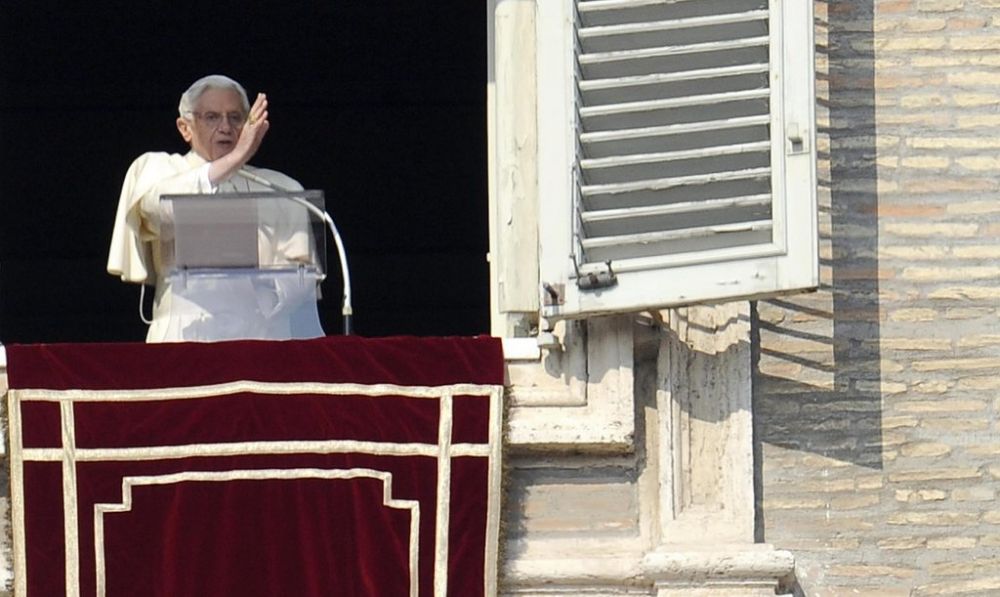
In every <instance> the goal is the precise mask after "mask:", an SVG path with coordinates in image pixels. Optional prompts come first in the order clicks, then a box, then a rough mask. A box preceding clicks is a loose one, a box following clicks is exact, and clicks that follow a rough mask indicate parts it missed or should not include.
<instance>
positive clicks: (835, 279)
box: [751, 2, 883, 496]
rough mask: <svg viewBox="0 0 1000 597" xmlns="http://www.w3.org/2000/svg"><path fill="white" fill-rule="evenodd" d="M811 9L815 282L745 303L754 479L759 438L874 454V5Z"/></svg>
mask: <svg viewBox="0 0 1000 597" xmlns="http://www.w3.org/2000/svg"><path fill="white" fill-rule="evenodd" d="M816 15H817V18H816V38H817V45H816V65H817V68H816V71H817V102H818V103H817V108H818V109H817V127H818V136H819V142H818V149H819V172H818V173H819V177H818V178H819V189H818V191H819V206H820V225H819V230H820V280H821V286H820V289H819V292H817V293H815V294H812V295H806V296H799V297H791V298H788V299H781V300H772V301H766V302H761V303H759V304H756V305H755V306H754V308H753V309H752V313H751V315H752V325H753V327H752V330H753V331H752V333H753V336H754V338H753V340H754V341H753V342H752V344H753V347H754V354H753V357H752V358H753V375H754V379H753V388H754V412H755V417H754V420H755V423H754V426H755V434H756V438H755V442H754V443H755V451H756V457H757V459H758V462H757V464H758V467H757V471H758V483H760V480H759V477H760V471H761V469H760V466H759V465H760V464H761V461H760V459H761V451H762V442H766V443H768V444H773V445H777V446H781V447H785V448H789V449H793V450H798V451H804V452H807V453H812V454H816V455H820V456H823V457H827V458H832V459H836V460H839V461H843V462H848V463H852V464H855V465H859V466H863V467H868V468H872V469H881V468H882V464H883V461H882V411H881V402H882V395H881V377H882V372H881V357H880V352H881V350H880V340H879V335H880V328H879V262H878V195H877V189H876V182H877V167H876V163H875V156H876V124H875V89H874V82H875V76H874V74H875V71H874V51H873V49H872V41H873V26H872V25H873V17H874V8H873V5H872V3H871V2H852V3H833V2H826V3H824V2H817V3H816ZM759 489H760V487H758V490H759ZM757 494H758V496H760V494H761V492H760V491H758V492H757Z"/></svg>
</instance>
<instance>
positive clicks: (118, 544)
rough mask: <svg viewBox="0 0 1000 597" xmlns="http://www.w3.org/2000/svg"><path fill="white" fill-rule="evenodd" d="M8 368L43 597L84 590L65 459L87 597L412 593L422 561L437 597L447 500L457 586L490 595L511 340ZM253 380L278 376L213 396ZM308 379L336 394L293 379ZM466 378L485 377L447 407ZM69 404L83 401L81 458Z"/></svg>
mask: <svg viewBox="0 0 1000 597" xmlns="http://www.w3.org/2000/svg"><path fill="white" fill-rule="evenodd" d="M8 362H9V367H8V369H9V381H10V385H11V389H12V392H11V408H12V409H16V412H15V413H13V414H14V415H15V416H17V417H19V418H20V421H21V429H22V432H21V434H20V437H12V446H13V447H12V457H13V458H15V459H17V460H18V461H21V462H23V475H22V476H21V477H20V478H18V477H17V475H15V476H14V477H13V478H12V480H11V482H12V484H13V485H14V487H15V489H20V490H21V491H23V495H24V506H23V524H24V531H25V541H24V545H23V546H20V549H23V550H24V553H25V555H26V561H27V574H26V578H25V579H23V582H25V586H26V589H27V595H28V596H31V597H57V596H59V595H65V594H66V583H67V577H66V574H65V569H66V562H67V558H66V550H65V547H64V546H65V543H66V535H65V532H66V529H65V525H64V521H65V520H73V519H72V518H68V519H67V518H65V517H64V512H68V511H67V510H66V509H65V507H64V506H65V504H63V490H64V485H65V483H64V481H65V480H64V479H63V466H64V465H63V462H66V461H69V462H71V465H70V466H73V468H74V470H75V482H71V483H72V487H73V491H74V492H75V495H76V521H77V522H76V526H75V531H76V533H77V534H78V542H77V547H78V550H76V552H75V554H72V555H71V557H74V558H76V559H77V561H78V562H79V566H78V570H79V586H80V595H82V596H88V597H89V596H92V595H93V596H96V595H98V594H100V593H99V590H98V584H99V580H98V579H99V578H100V577H101V575H100V571H101V570H102V569H103V573H104V574H103V578H104V579H105V586H106V592H105V593H104V594H105V595H107V596H108V597H126V596H129V597H131V596H135V595H144V596H162V597H182V596H189V595H190V596H195V595H199V596H201V595H219V596H225V595H233V596H237V595H238V596H240V597H254V596H257V595H260V596H264V595H296V596H304V597H310V596H314V595H315V596H319V595H324V596H327V595H344V596H353V595H358V596H360V595H379V596H384V595H388V596H394V595H410V594H411V592H410V589H409V587H410V580H409V579H410V557H411V556H412V554H413V553H415V554H416V557H417V561H418V565H417V569H416V572H417V575H416V578H417V584H418V588H419V593H418V594H419V595H422V596H430V595H433V594H434V583H435V574H436V571H435V568H436V560H435V551H436V548H437V547H439V546H438V545H437V536H438V533H439V529H438V522H439V521H438V520H437V514H436V512H437V507H438V504H439V503H441V504H443V505H444V506H446V511H445V514H446V515H447V524H446V525H445V524H444V520H443V519H442V528H443V529H444V533H445V535H446V537H447V539H448V541H447V543H448V545H447V559H446V561H444V562H443V565H444V570H445V571H446V576H447V578H446V579H444V580H445V582H446V583H447V586H448V592H447V594H448V595H455V596H459V595H460V596H462V597H466V596H476V595H483V594H484V592H486V591H487V589H485V588H484V583H485V582H486V579H487V578H488V574H487V571H490V570H493V567H495V565H496V562H495V561H493V560H492V555H491V554H495V547H496V546H495V545H489V543H490V541H495V536H493V535H491V534H490V531H489V529H490V528H493V529H495V525H496V523H497V521H496V520H495V519H494V520H488V518H487V516H488V512H492V513H493V515H494V518H495V516H496V512H498V508H497V506H498V504H497V503H495V502H494V503H493V504H492V508H489V507H488V506H489V504H490V502H489V501H490V500H491V499H492V500H496V499H497V495H498V491H497V489H498V487H497V482H498V478H497V475H496V471H497V470H499V469H498V466H499V463H498V462H497V461H496V458H497V456H498V454H499V451H498V447H497V446H495V445H492V444H490V441H491V438H497V437H499V433H496V431H497V430H498V429H499V425H500V421H499V420H498V417H497V416H496V415H495V414H494V413H499V411H500V409H499V408H493V407H491V400H492V401H496V400H498V399H499V391H498V388H499V386H501V385H502V381H503V359H502V354H501V349H500V345H499V342H498V341H496V340H495V339H490V338H434V339H417V338H388V339H368V340H366V339H361V338H323V339H318V340H309V341H289V342H256V341H246V342H227V343H217V344H161V345H136V344H117V345H42V346H11V347H8ZM243 381H251V382H260V383H261V384H262V385H261V386H260V387H256V386H253V387H243V386H241V387H240V388H238V390H237V391H236V392H235V393H233V391H232V390H230V389H226V386H219V387H215V386H216V385H217V384H230V383H233V382H243ZM303 382H310V383H312V382H318V383H320V384H324V385H323V386H322V387H320V388H319V389H315V388H314V387H313V386H310V387H312V388H313V389H310V390H309V391H299V390H300V388H295V387H294V384H298V383H303ZM343 384H361V385H360V386H354V385H347V386H345V385H343ZM381 384H391V386H389V387H384V386H382V385H381ZM456 384H471V385H470V386H468V387H467V386H465V385H462V386H461V387H459V388H453V390H455V391H456V392H457V395H455V396H454V397H453V399H452V400H451V401H450V402H449V401H446V400H445V399H444V398H442V396H444V394H445V393H444V392H443V391H442V389H447V387H448V386H452V385H456ZM203 386H208V387H207V388H205V387H203ZM372 386H375V387H374V388H373V387H372ZM395 386H400V387H399V388H395ZM195 387H197V389H196V390H192V391H191V392H188V393H186V394H184V395H182V396H173V395H171V396H167V395H162V394H154V393H152V392H155V391H157V390H158V389H164V388H195ZM288 388H292V389H295V390H296V392H294V393H287V392H286V389H288ZM359 388H360V389H359ZM38 390H41V391H38ZM72 390H91V391H98V390H115V391H117V392H91V393H79V392H72ZM136 390H138V391H136ZM67 391H69V392H67ZM365 392H369V393H371V392H374V393H376V394H377V395H365ZM463 392H465V393H463ZM449 396H450V394H449ZM54 400H62V401H64V402H66V403H72V425H71V427H72V433H73V435H74V442H73V446H72V447H71V449H68V450H61V449H59V448H61V447H63V446H62V444H63V439H62V432H61V431H60V426H61V425H62V424H63V421H62V416H63V415H62V414H61V412H60V407H59V402H56V401H54ZM449 404H450V405H451V408H450V409H448V408H446V407H447V405H449ZM448 425H450V426H451V434H450V436H447V435H446V436H442V435H441V433H442V430H443V429H447V426H448ZM491 431H493V433H491ZM439 439H444V440H445V443H444V444H441V443H439ZM494 441H496V440H495V439H494ZM251 442H252V443H251ZM302 442H308V443H302ZM448 442H450V446H449V444H448ZM53 448H54V449H53ZM31 449H48V450H47V451H46V450H42V451H41V452H39V451H38V450H35V452H32V451H31ZM448 449H453V450H454V449H458V450H463V449H464V450H466V451H465V452H462V453H458V454H452V455H451V456H450V457H448V458H446V459H445V463H444V466H446V470H447V474H448V479H450V484H449V485H448V490H447V494H446V495H439V485H438V481H439V479H438V471H439V466H441V465H442V463H439V462H438V460H439V459H438V457H437V455H438V453H439V451H440V450H448ZM25 450H27V452H25ZM109 450H115V451H114V452H109ZM470 450H471V451H473V452H474V453H469V451H470ZM67 452H68V453H71V454H72V456H66V453H67ZM43 453H44V454H43ZM53 455H54V456H53ZM56 457H58V458H61V460H60V461H59V462H53V461H51V460H52V459H53V458H56ZM46 458H48V459H49V461H44V460H45V459H46ZM67 459H69V460H67ZM123 483H125V484H127V485H128V486H129V487H128V489H125V488H123ZM386 483H389V485H388V486H387V485H386ZM15 493H16V492H15ZM386 494H388V495H386ZM129 499H130V501H129ZM386 499H389V500H390V503H388V504H387V503H384V501H385V500H386ZM123 504H124V505H123ZM416 510H419V527H418V533H417V536H416V538H415V542H416V547H417V549H416V551H415V552H414V551H413V550H412V549H411V547H412V546H411V543H410V521H411V520H413V515H414V512H415V511H416ZM95 512H97V514H95ZM15 522H16V521H15ZM101 525H103V537H104V540H103V542H100V541H96V539H97V538H98V537H99V536H100V535H99V533H98V530H99V528H101ZM71 526H72V525H71ZM491 537H492V538H491ZM15 549H19V546H18V545H15ZM71 552H72V550H71ZM102 561H103V567H102V566H101V565H100V562H102ZM71 568H72V567H71Z"/></svg>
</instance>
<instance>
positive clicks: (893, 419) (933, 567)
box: [754, 0, 1000, 596]
mask: <svg viewBox="0 0 1000 597" xmlns="http://www.w3.org/2000/svg"><path fill="white" fill-rule="evenodd" d="M815 6H816V17H817V19H816V20H817V79H818V81H817V91H818V95H819V98H818V101H819V111H818V117H819V123H818V125H819V133H820V137H821V139H820V144H819V151H820V168H819V179H820V210H821V228H820V230H821V272H822V284H823V285H822V288H821V290H820V291H819V292H817V293H815V294H812V295H808V296H799V297H791V298H787V299H781V300H772V301H767V302H761V303H759V304H757V306H756V313H755V319H756V323H757V325H756V330H757V331H756V333H757V335H758V338H759V343H758V344H757V351H756V354H755V356H754V374H755V377H754V409H755V434H756V439H755V448H756V451H757V458H758V461H759V463H760V465H761V466H760V471H759V472H760V476H759V479H758V488H757V489H758V500H757V501H758V504H757V506H758V529H757V533H758V540H764V541H767V542H769V543H772V544H774V545H775V546H776V547H779V548H782V549H788V550H791V551H792V552H793V553H794V554H795V555H796V560H797V567H796V578H797V585H798V586H797V587H795V589H796V590H797V591H799V593H800V594H803V595H809V596H832V595H859V594H860V595H869V596H870V595H885V596H895V595H900V596H903V595H916V596H923V595H997V594H1000V509H998V508H997V506H996V501H995V500H996V498H997V494H998V490H1000V425H998V410H1000V199H998V198H997V192H998V190H1000V175H998V172H1000V110H998V108H1000V94H998V91H1000V53H998V51H997V50H1000V29H998V26H1000V1H997V0H885V1H875V2H873V0H848V1H843V2H817V3H816V5H815Z"/></svg>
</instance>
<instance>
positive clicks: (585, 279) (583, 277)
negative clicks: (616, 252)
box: [576, 259, 618, 290]
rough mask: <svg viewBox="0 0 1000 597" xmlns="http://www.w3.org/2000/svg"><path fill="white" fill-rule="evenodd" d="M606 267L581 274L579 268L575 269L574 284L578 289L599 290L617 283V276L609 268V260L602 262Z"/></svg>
mask: <svg viewBox="0 0 1000 597" xmlns="http://www.w3.org/2000/svg"><path fill="white" fill-rule="evenodd" d="M604 265H605V267H607V269H603V270H598V271H596V272H588V273H586V274H581V273H580V270H579V268H577V270H576V285H577V287H578V288H579V289H580V290H599V289H601V288H611V287H612V286H617V285H618V276H617V275H615V270H613V269H612V268H611V260H610V259H609V260H607V261H605V262H604Z"/></svg>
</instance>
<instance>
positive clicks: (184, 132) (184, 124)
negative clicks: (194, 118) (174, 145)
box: [177, 117, 194, 144]
mask: <svg viewBox="0 0 1000 597" xmlns="http://www.w3.org/2000/svg"><path fill="white" fill-rule="evenodd" d="M177 130H178V131H179V132H180V134H181V137H184V140H185V141H186V142H187V143H188V144H190V143H191V139H192V138H193V137H194V131H193V130H191V121H190V120H187V119H186V118H181V117H178V118H177Z"/></svg>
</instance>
